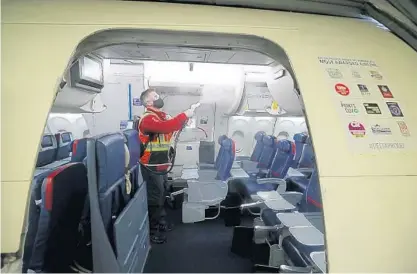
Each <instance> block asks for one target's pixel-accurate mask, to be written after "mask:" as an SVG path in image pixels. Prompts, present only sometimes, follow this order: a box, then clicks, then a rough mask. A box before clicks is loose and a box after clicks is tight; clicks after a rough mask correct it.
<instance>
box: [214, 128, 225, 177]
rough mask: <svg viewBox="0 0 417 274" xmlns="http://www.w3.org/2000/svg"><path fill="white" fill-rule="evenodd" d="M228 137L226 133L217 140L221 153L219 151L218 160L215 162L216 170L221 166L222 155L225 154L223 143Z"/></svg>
mask: <svg viewBox="0 0 417 274" xmlns="http://www.w3.org/2000/svg"><path fill="white" fill-rule="evenodd" d="M226 139H227V136H226V135H221V136H220V137H219V139H218V140H217V142H218V143H219V145H220V147H219V153H217V157H216V161H215V163H214V168H215V169H216V170H217V169H218V168H219V164H220V158H221V156H222V154H223V150H224V147H223V145H222V144H223V141H224V140H226Z"/></svg>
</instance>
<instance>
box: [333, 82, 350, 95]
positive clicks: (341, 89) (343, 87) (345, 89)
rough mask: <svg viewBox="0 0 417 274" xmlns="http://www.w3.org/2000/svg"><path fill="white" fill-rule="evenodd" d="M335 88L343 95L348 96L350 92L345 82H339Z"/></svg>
mask: <svg viewBox="0 0 417 274" xmlns="http://www.w3.org/2000/svg"><path fill="white" fill-rule="evenodd" d="M334 89H335V90H336V92H337V93H339V94H340V95H342V96H348V95H349V93H350V90H349V88H348V87H347V86H346V85H344V84H340V83H338V84H336V85H335V86H334Z"/></svg>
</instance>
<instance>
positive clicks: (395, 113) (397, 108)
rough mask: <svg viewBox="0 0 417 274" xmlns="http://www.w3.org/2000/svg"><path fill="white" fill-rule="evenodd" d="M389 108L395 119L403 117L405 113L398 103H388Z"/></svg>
mask: <svg viewBox="0 0 417 274" xmlns="http://www.w3.org/2000/svg"><path fill="white" fill-rule="evenodd" d="M387 106H388V109H389V111H390V112H391V114H392V116H393V117H403V116H404V115H403V112H402V111H401V109H400V106H399V105H398V103H395V102H387Z"/></svg>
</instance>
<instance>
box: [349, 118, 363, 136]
mask: <svg viewBox="0 0 417 274" xmlns="http://www.w3.org/2000/svg"><path fill="white" fill-rule="evenodd" d="M349 131H350V133H351V134H352V135H353V136H354V137H365V134H366V129H365V126H364V125H363V124H361V123H359V122H351V123H349Z"/></svg>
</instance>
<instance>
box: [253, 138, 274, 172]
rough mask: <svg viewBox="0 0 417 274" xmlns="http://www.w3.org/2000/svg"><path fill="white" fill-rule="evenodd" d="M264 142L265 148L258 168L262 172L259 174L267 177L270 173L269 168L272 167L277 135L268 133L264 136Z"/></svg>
mask: <svg viewBox="0 0 417 274" xmlns="http://www.w3.org/2000/svg"><path fill="white" fill-rule="evenodd" d="M262 143H263V149H262V153H261V156H260V157H259V162H258V168H259V170H260V172H259V173H258V174H257V175H261V176H259V177H266V176H267V174H268V173H269V168H270V167H271V164H272V161H273V160H274V157H275V153H276V150H277V147H278V143H277V139H276V137H275V136H268V135H267V136H264V137H263V139H262Z"/></svg>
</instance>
